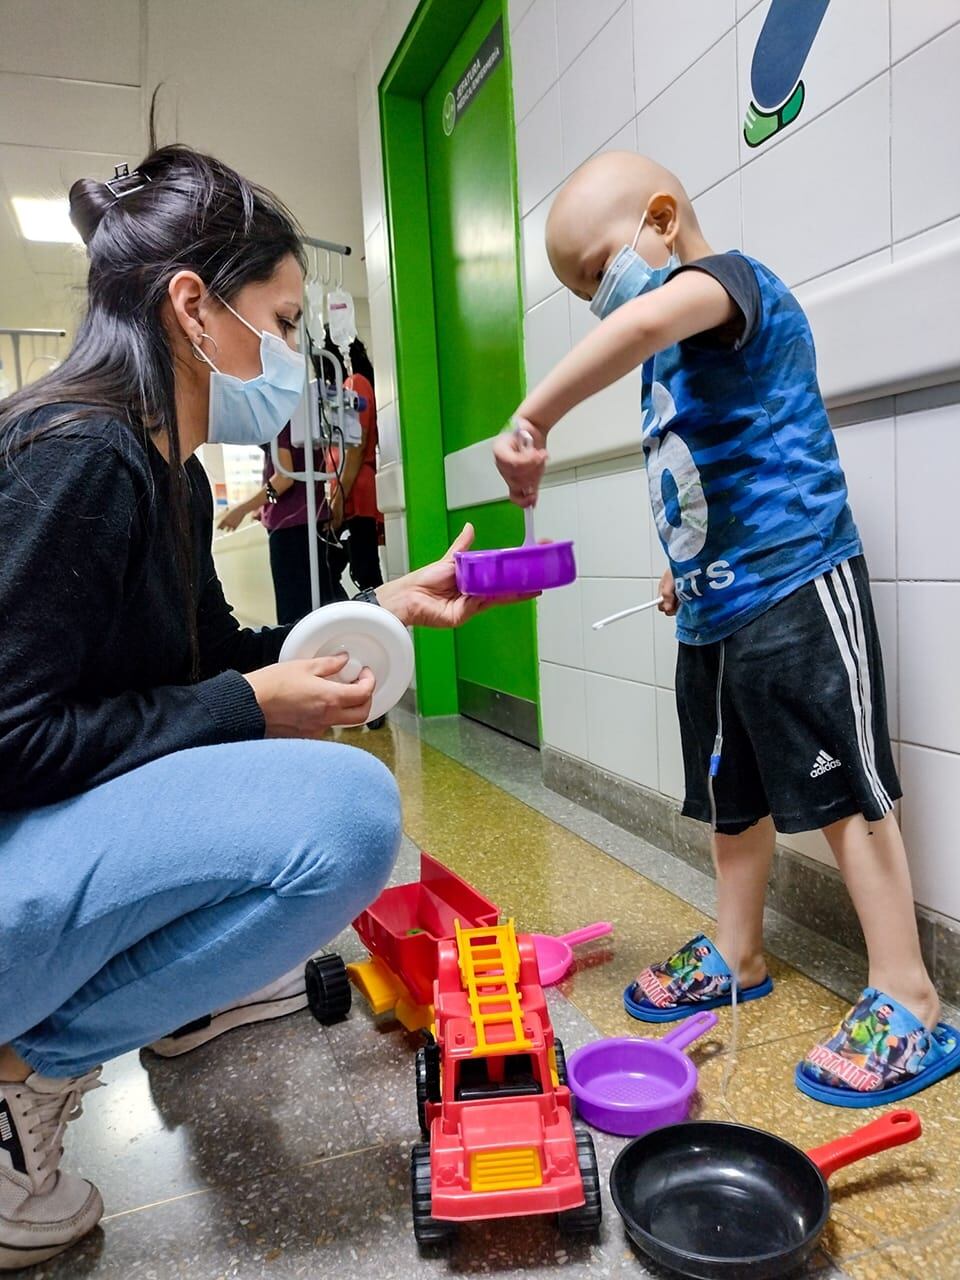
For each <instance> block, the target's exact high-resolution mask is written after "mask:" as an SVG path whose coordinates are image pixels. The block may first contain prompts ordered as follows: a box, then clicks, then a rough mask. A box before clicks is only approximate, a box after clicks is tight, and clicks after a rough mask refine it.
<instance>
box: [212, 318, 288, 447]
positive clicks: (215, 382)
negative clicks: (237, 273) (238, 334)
mask: <svg viewBox="0 0 960 1280" xmlns="http://www.w3.org/2000/svg"><path fill="white" fill-rule="evenodd" d="M218 301H219V302H221V303H223V305H224V306H225V307H226V308H227V310H228V311H229V312H230V313H231V314H232V315H235V316H236V317H237V319H238V320H239V321H240V323H241V324H244V325H246V327H247V328H248V329H249V330H250V332H251V333H255V334H257V336H258V337H259V339H260V370H261V371H260V373H259V374H258V375H257V376H256V377H255V378H249V379H244V378H235V377H234V376H233V375H232V374H229V373H221V372H220V370H219V369H218V368H217V366H216V365H215V364H214V363H213V361H212V360H211V359H210V357H209V356H208V355H207V354H206V353H205V352H204V351H203V350H202V349H201V348H200V347H199V346H197V345H196V344H194V345H193V351H194V355H196V356H197V358H198V359H200V360H204V361H205V362H206V363H207V364H208V365H209V366H210V368H211V369H212V370H213V372H212V373H211V374H210V408H209V411H208V415H207V440H208V442H209V443H210V444H249V445H263V444H269V442H270V441H271V440H273V439H275V438H276V437H277V436H278V435H279V434H280V432H281V431H282V430H283V428H284V427H285V426H286V424H287V423H288V422H289V421H290V419H291V417H292V416H293V413H294V410H295V409H296V408H297V405H298V404H299V403H300V400H301V398H302V396H303V389H304V379H305V365H304V358H303V355H302V354H301V353H300V352H299V351H292V350H291V349H290V348H289V347H288V346H287V344H286V342H284V340H283V338H279V337H277V335H276V334H275V333H267V332H266V331H263V330H260V329H256V328H254V326H253V325H252V324H250V323H249V321H247V320H244V318H243V316H242V315H240V313H239V312H238V311H234V309H233V307H231V305H230V303H229V302H224V300H223V298H218Z"/></svg>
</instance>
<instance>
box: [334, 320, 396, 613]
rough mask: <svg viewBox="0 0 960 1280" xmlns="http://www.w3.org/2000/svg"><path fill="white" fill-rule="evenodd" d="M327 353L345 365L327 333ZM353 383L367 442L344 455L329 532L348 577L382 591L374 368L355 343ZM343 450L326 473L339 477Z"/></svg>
mask: <svg viewBox="0 0 960 1280" xmlns="http://www.w3.org/2000/svg"><path fill="white" fill-rule="evenodd" d="M326 348H327V350H328V351H330V352H332V353H333V355H335V356H336V357H337V358H338V359H339V360H341V362H342V360H343V357H342V355H341V354H340V352H339V351H338V349H337V348H336V347H335V346H334V345H333V342H332V341H331V338H330V333H329V330H328V331H327V333H326ZM347 372H348V373H349V377H347V378H346V379H345V380H344V387H346V388H347V389H348V390H350V391H355V392H356V393H357V395H360V396H363V397H364V399H365V400H366V402H367V407H366V409H364V410H363V412H362V413H361V414H360V428H361V430H362V432H363V439H362V441H361V443H360V444H359V445H351V446H349V447H348V448H347V450H346V457H345V458H344V461H343V471H342V473H341V475H340V479H339V481H337V480H331V481H330V493H329V497H330V510H331V526H332V528H333V530H334V532H335V533H336V532H339V536H340V541H341V545H342V546H343V549H344V551H345V552H346V559H347V563H348V564H349V566H350V577H351V578H352V579H353V581H354V583H355V584H356V586H357V589H358V590H359V591H366V590H368V589H371V588H373V587H379V586H380V585H381V584H382V583H383V574H382V572H381V569H380V545H381V543H382V541H383V516H382V515H381V513H380V510H379V508H378V507H377V402H376V397H375V395H374V390H373V365H372V364H371V362H370V357H369V356H368V355H367V349H366V347H365V346H364V345H363V343H362V342H361V341H360V339H359V338H355V339H354V340H353V342H352V343H351V344H350V370H348V371H347ZM339 465H340V450H339V449H336V448H333V449H330V450H329V452H328V455H327V470H328V471H331V472H336V471H337V470H338V469H339Z"/></svg>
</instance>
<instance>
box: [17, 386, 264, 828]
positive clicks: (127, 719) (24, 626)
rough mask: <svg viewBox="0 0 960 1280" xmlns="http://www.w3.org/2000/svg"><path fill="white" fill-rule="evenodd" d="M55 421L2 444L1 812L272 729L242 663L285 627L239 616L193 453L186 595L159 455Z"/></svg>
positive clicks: (120, 434) (115, 434) (108, 431)
mask: <svg viewBox="0 0 960 1280" xmlns="http://www.w3.org/2000/svg"><path fill="white" fill-rule="evenodd" d="M63 408H64V406H62V405H60V406H52V408H51V410H45V411H43V412H42V413H40V414H34V415H33V416H32V417H31V419H30V420H29V421H27V422H25V423H23V424H21V426H20V427H19V429H15V431H14V436H15V437H16V436H17V435H18V434H19V435H20V436H21V438H22V436H23V435H24V434H29V433H31V432H32V431H33V430H34V429H35V428H36V427H37V426H38V425H40V424H41V423H42V422H43V421H44V420H45V419H46V418H47V417H48V415H49V414H50V413H51V412H57V413H58V414H59V413H62V412H63ZM55 431H56V434H53V435H47V436H46V437H44V438H41V439H37V440H34V441H33V442H32V443H30V444H27V445H26V446H25V447H24V448H22V449H19V450H14V451H13V452H12V453H8V454H7V456H3V457H0V628H2V633H0V810H14V809H24V808H29V807H33V806H37V805H43V804H49V803H51V802H54V801H58V800H62V799H64V798H66V797H68V796H71V795H75V794H77V793H78V792H81V791H85V790H87V789H89V788H91V787H95V786H97V785H98V784H100V783H103V782H107V781H109V780H110V779H111V778H116V777H117V776H118V775H120V774H122V773H126V772H127V771H128V770H130V769H135V768H137V767H138V766H139V765H142V764H146V763H147V762H148V761H150V760H155V759H157V758H158V757H160V756H164V755H168V754H169V753H170V752H173V751H181V750H183V749H184V748H186V747H198V746H204V745H208V744H211V743H219V742H237V741H241V740H244V739H250V738H262V737H263V734H264V720H263V715H262V713H261V711H260V708H259V706H258V704H257V700H256V698H255V697H254V694H253V690H252V688H251V687H250V685H249V684H248V683H247V681H246V680H244V679H243V677H242V675H240V672H244V671H253V670H255V669H256V668H258V667H262V666H266V665H268V664H270V663H272V662H275V661H276V660H277V657H278V655H279V652H280V646H281V645H282V643H283V640H284V637H285V636H286V634H287V630H288V628H274V629H268V630H265V631H250V630H244V629H242V628H241V627H240V625H239V623H238V622H237V620H236V618H235V617H234V616H233V612H232V610H231V608H230V606H229V605H228V604H227V602H226V600H225V599H224V597H223V591H222V589H221V586H220V583H219V581H218V579H217V575H216V571H215V569H214V567H213V557H212V555H211V550H210V545H211V538H212V532H213V511H212V500H211V493H210V486H209V484H208V482H207V479H206V475H205V473H204V471H203V468H202V466H201V465H200V463H199V461H198V460H197V459H196V458H192V459H190V461H188V462H187V464H186V476H187V481H188V486H189V494H190V516H191V528H190V534H191V550H192V566H191V567H192V576H193V582H192V584H191V586H190V590H189V599H186V598H185V596H184V591H183V586H182V573H181V570H180V568H179V565H178V559H177V553H176V543H175V539H174V535H173V531H172V518H173V517H172V513H171V500H170V472H169V467H168V465H167V463H166V461H165V460H164V458H163V457H162V455H161V454H160V453H159V452H158V450H157V449H156V448H155V447H154V446H153V445H152V444H144V443H142V442H141V441H140V440H139V439H138V438H137V436H136V435H135V434H134V432H133V431H132V430H131V429H130V427H129V426H127V425H126V424H125V423H123V422H120V421H117V420H116V419H114V418H111V417H109V416H105V415H99V416H94V417H86V418H84V417H79V418H77V419H76V421H74V422H71V423H70V425H69V426H68V427H66V428H65V429H64V428H56V429H55ZM188 610H189V611H190V612H192V613H193V614H194V616H195V618H196V629H197V640H198V646H197V648H198V654H199V671H198V677H197V678H194V677H193V671H194V667H193V662H192V657H191V647H190V639H189V626H188V623H187V618H188V617H189V614H188V612H187V611H188Z"/></svg>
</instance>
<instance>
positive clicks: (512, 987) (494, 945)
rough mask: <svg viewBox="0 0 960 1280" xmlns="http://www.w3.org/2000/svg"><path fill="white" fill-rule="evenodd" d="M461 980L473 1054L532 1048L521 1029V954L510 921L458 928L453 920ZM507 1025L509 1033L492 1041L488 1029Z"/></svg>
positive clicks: (510, 1051)
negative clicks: (473, 1040) (473, 1042)
mask: <svg viewBox="0 0 960 1280" xmlns="http://www.w3.org/2000/svg"><path fill="white" fill-rule="evenodd" d="M454 927H455V929H456V936H457V954H458V956H459V958H460V980H461V981H462V983H463V988H464V990H465V991H466V993H467V999H468V1000H469V1002H470V1014H471V1017H472V1019H473V1025H474V1029H475V1031H476V1033H477V1044H476V1048H475V1049H474V1051H473V1052H474V1053H475V1054H481V1053H489V1052H490V1051H493V1052H496V1053H512V1052H514V1051H518V1050H522V1049H529V1048H531V1045H530V1041H529V1040H528V1039H527V1037H526V1036H525V1035H524V1031H523V1011H522V1010H521V1008H520V993H519V991H518V990H517V979H518V978H519V976H520V953H519V951H518V950H517V935H516V931H515V929H514V927H513V921H512V920H508V921H507V923H506V924H501V925H494V926H493V927H492V928H486V929H461V928H460V921H459V920H456V921H454ZM495 1028H509V1030H510V1035H509V1036H508V1037H506V1038H499V1039H496V1040H494V1041H491V1040H490V1038H489V1036H488V1032H492V1031H493V1030H494V1029H495Z"/></svg>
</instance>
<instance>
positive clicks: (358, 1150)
mask: <svg viewBox="0 0 960 1280" xmlns="http://www.w3.org/2000/svg"><path fill="white" fill-rule="evenodd" d="M392 1145H394V1144H392V1143H389V1142H375V1143H372V1144H371V1145H370V1146H366V1147H354V1148H352V1149H351V1150H350V1151H337V1152H334V1153H333V1154H332V1155H329V1156H320V1157H319V1158H318V1159H316V1160H307V1161H306V1162H305V1163H304V1164H297V1165H291V1166H290V1167H289V1168H286V1169H276V1170H271V1171H270V1172H269V1173H267V1174H266V1175H264V1173H262V1172H261V1173H259V1174H257V1175H256V1177H251V1178H242V1179H241V1180H240V1181H239V1182H231V1183H217V1185H216V1186H209V1187H197V1188H196V1189H195V1190H193V1191H184V1192H182V1193H181V1194H180V1195H178V1196H166V1197H165V1198H164V1199H163V1200H151V1201H150V1203H149V1204H138V1205H134V1206H133V1207H132V1208H130V1209H118V1210H117V1212H116V1213H107V1214H104V1216H103V1217H102V1218H101V1219H100V1221H101V1222H115V1221H116V1219H117V1218H128V1217H129V1216H130V1215H131V1214H134V1213H143V1212H144V1211H145V1210H147V1209H160V1208H162V1207H163V1206H164V1205H165V1204H176V1203H178V1202H179V1201H181V1200H193V1199H195V1198H196V1197H197V1196H208V1195H211V1194H212V1193H213V1192H214V1191H222V1190H223V1189H224V1187H226V1186H229V1187H231V1188H233V1189H234V1190H236V1189H237V1188H239V1187H244V1186H248V1185H250V1184H251V1183H256V1184H258V1185H259V1183H260V1182H262V1181H263V1179H264V1177H265V1176H266V1177H270V1176H274V1175H276V1176H279V1175H281V1174H283V1175H284V1176H286V1175H288V1174H291V1173H301V1172H302V1171H303V1170H304V1169H315V1168H316V1167H317V1166H318V1165H321V1164H331V1163H332V1162H333V1161H334V1160H344V1159H346V1158H347V1157H348V1156H362V1155H367V1154H368V1153H369V1152H371V1151H382V1150H385V1149H387V1148H389V1147H390V1146H392Z"/></svg>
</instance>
